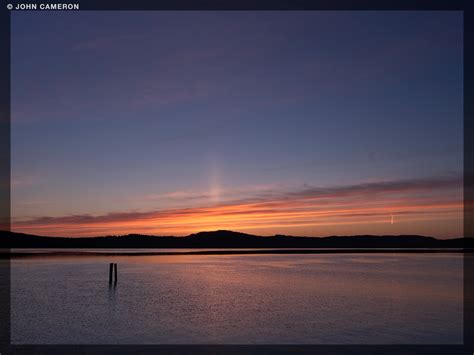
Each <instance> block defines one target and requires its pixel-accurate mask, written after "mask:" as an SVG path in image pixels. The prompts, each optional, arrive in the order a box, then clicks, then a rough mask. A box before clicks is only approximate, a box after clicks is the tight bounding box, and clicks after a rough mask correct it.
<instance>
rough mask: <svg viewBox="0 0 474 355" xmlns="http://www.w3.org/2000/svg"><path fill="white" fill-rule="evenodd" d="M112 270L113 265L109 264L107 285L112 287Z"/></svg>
mask: <svg viewBox="0 0 474 355" xmlns="http://www.w3.org/2000/svg"><path fill="white" fill-rule="evenodd" d="M113 268H114V264H112V263H110V266H109V285H112V271H113Z"/></svg>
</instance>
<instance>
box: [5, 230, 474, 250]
mask: <svg viewBox="0 0 474 355" xmlns="http://www.w3.org/2000/svg"><path fill="white" fill-rule="evenodd" d="M0 247H1V248H474V238H456V239H436V238H433V237H426V236H420V235H399V236H390V235H383V236H374V235H356V236H328V237H295V236H287V235H274V236H271V237H261V236H257V235H252V234H246V233H240V232H233V231H227V230H217V231H210V232H199V233H195V234H190V235H188V236H186V237H173V236H151V235H141V234H128V235H123V236H104V237H82V238H65V237H43V236H37V235H31V234H24V233H15V232H8V231H0Z"/></svg>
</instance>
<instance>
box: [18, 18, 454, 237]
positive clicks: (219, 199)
mask: <svg viewBox="0 0 474 355" xmlns="http://www.w3.org/2000/svg"><path fill="white" fill-rule="evenodd" d="M11 29H12V30H11V36H12V41H11V50H12V54H11V55H12V67H11V70H12V72H11V83H12V84H11V85H12V91H11V100H12V101H11V120H12V127H11V131H12V149H11V154H12V162H11V175H12V176H11V189H12V192H11V193H12V230H14V231H18V232H24V233H32V234H38V235H49V236H93V235H109V234H127V233H145V234H153V235H177V236H181V235H187V234H190V233H194V232H199V231H204V230H216V229H230V230H235V231H241V232H246V233H253V234H258V235H273V234H291V235H304V236H325V235H354V234H390V235H394V234H395V235H398V234H422V235H430V236H435V237H439V238H450V237H460V236H462V233H463V229H462V228H463V227H462V224H463V223H462V168H463V165H462V161H463V46H462V43H463V38H462V29H463V18H462V12H453V11H451V12H442V11H436V12H423V11H413V12H403V11H394V12H374V11H371V12H363V11H357V12H344V11H335V12H331V11H322V12H317V11H315V12H313V11H307V12H299V11H293V12H284V11H282V12H271V11H268V12H267V11H259V12H245V11H228V12H218V11H216V12H206V11H195V12H192V11H189V12H187V11H180V12H173V11H163V12H161V11H150V12H140V11H133V12H127V11H117V12H107V11H98V12H94V11H78V12H13V13H12V25H11Z"/></svg>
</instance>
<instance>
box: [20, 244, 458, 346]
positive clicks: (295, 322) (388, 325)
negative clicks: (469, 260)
mask: <svg viewBox="0 0 474 355" xmlns="http://www.w3.org/2000/svg"><path fill="white" fill-rule="evenodd" d="M110 262H116V263H118V273H119V275H118V276H119V280H118V284H117V286H116V288H114V287H112V288H109V285H108V267H109V265H108V263H110ZM11 272H12V281H11V283H12V289H11V292H12V312H11V330H12V343H14V344H79V343H87V344H91V343H95V344H112V343H113V344H117V343H129V344H198V343H212V344H218V343H221V344H244V343H245V344H249V343H251V344H461V343H462V332H463V329H462V317H463V305H462V301H463V283H462V276H463V275H462V255H460V254H449V253H443V254H397V253H385V254H323V255H199V256H189V255H170V256H163V255H152V256H82V257H45V258H31V259H29V258H21V259H15V260H13V261H12V271H11Z"/></svg>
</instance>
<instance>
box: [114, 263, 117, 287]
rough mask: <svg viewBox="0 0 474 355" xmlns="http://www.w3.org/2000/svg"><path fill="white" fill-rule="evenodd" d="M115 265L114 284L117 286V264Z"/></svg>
mask: <svg viewBox="0 0 474 355" xmlns="http://www.w3.org/2000/svg"><path fill="white" fill-rule="evenodd" d="M114 265H115V284H117V264H114Z"/></svg>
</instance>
